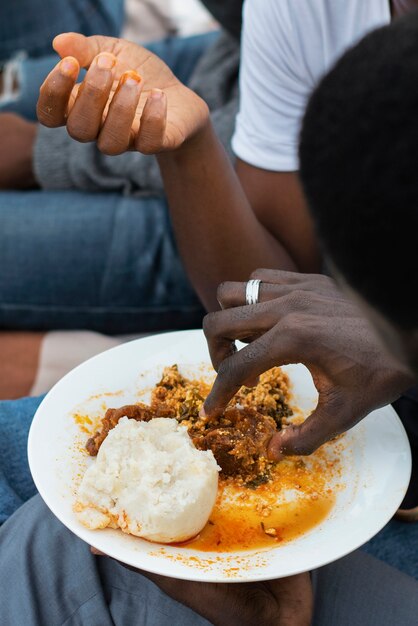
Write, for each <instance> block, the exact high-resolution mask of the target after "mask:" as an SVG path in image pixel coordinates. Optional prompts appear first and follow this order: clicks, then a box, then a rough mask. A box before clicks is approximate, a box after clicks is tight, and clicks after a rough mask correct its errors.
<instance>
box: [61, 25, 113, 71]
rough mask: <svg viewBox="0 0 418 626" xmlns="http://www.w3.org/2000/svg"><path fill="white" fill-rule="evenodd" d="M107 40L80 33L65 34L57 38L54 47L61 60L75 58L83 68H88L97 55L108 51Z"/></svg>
mask: <svg viewBox="0 0 418 626" xmlns="http://www.w3.org/2000/svg"><path fill="white" fill-rule="evenodd" d="M106 39H108V38H107V37H100V36H97V35H94V36H92V37H85V36H84V35H80V34H79V33H63V34H61V35H57V36H56V37H55V39H54V41H53V42H52V47H53V48H54V50H55V51H56V52H57V53H58V54H59V55H60V57H61V58H64V57H68V56H72V57H75V58H76V59H77V61H78V62H79V63H80V65H81V67H85V68H88V67H89V66H90V63H91V62H92V61H93V59H94V57H95V56H96V55H98V54H99V53H100V52H103V51H106V50H107V48H106Z"/></svg>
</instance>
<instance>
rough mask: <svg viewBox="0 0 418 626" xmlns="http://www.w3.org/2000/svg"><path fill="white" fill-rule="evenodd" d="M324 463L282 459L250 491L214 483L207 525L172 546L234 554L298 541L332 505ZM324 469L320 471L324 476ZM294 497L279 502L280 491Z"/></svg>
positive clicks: (224, 481) (222, 481)
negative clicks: (214, 495) (265, 480)
mask: <svg viewBox="0 0 418 626" xmlns="http://www.w3.org/2000/svg"><path fill="white" fill-rule="evenodd" d="M327 466H328V463H325V466H324V464H323V463H320V462H319V460H318V461H314V462H313V463H310V464H309V467H308V466H307V465H306V464H305V462H304V461H303V460H296V459H291V460H289V459H288V460H286V461H283V462H282V463H279V464H278V465H277V466H276V468H275V469H274V471H273V474H272V478H271V480H270V481H269V483H266V484H264V485H260V486H259V487H257V488H256V489H250V488H248V487H245V486H243V485H240V484H239V483H237V482H236V481H233V480H231V479H222V478H221V479H220V482H219V491H218V498H217V501H216V504H215V506H214V509H213V511H212V514H211V516H210V519H209V522H208V523H207V524H206V526H205V527H204V529H203V530H202V531H201V533H200V534H199V535H198V536H197V537H195V538H194V539H192V540H190V541H187V542H184V543H181V544H175V545H178V546H179V547H184V548H191V549H194V550H201V551H204V552H235V551H239V550H253V549H260V548H273V547H276V546H278V545H280V544H283V543H285V542H287V541H290V540H292V539H295V538H297V537H300V536H301V535H303V534H304V533H306V532H308V531H309V530H311V529H312V528H314V527H315V526H317V525H318V524H320V523H321V522H322V521H323V520H324V519H325V518H326V517H327V515H328V514H329V512H330V511H331V509H332V507H333V505H334V503H335V494H334V492H333V490H332V489H330V488H329V487H328V486H327V474H328V478H329V472H327V471H326V470H327V469H328V470H332V468H329V467H327ZM324 470H325V471H324ZM288 490H292V492H293V494H294V498H292V499H291V500H290V501H289V499H288V500H287V501H284V498H283V496H284V491H288Z"/></svg>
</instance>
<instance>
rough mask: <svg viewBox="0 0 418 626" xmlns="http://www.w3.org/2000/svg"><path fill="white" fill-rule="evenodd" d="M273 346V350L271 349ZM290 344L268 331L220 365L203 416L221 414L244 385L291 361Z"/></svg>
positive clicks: (273, 331) (282, 337) (284, 337)
mask: <svg viewBox="0 0 418 626" xmlns="http://www.w3.org/2000/svg"><path fill="white" fill-rule="evenodd" d="M273 345H274V348H273V347H272V346H273ZM291 354H292V352H291V342H289V341H288V339H287V337H286V336H285V335H282V336H280V335H278V334H277V333H276V329H275V328H273V329H272V330H269V331H268V332H266V333H265V334H264V335H262V336H261V337H259V338H258V339H256V340H255V341H253V342H252V343H251V344H250V345H248V346H246V347H245V348H243V349H242V350H240V351H239V352H236V353H235V354H233V355H232V356H229V357H227V358H226V359H224V360H223V361H222V363H221V364H220V366H219V369H218V375H217V377H216V380H215V382H214V385H213V387H212V390H211V392H210V394H209V395H208V397H207V398H206V401H205V404H204V412H205V414H206V415H208V416H211V415H216V414H218V413H219V412H221V411H223V410H224V409H225V407H226V405H227V404H228V402H229V401H230V400H231V398H232V397H233V396H234V395H235V394H236V393H237V391H238V390H239V388H240V387H241V386H242V385H243V384H245V381H247V380H251V379H255V378H256V377H257V376H259V375H260V374H262V373H263V372H266V371H267V370H269V369H270V368H272V367H273V366H274V365H278V364H284V363H288V362H290V361H291V358H292V357H291V356H289V355H291Z"/></svg>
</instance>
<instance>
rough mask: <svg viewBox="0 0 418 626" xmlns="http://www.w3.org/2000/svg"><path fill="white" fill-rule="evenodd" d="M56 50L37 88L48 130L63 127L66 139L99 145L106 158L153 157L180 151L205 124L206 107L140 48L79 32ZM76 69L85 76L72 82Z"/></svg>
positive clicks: (41, 116)
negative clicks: (135, 152) (82, 70)
mask: <svg viewBox="0 0 418 626" xmlns="http://www.w3.org/2000/svg"><path fill="white" fill-rule="evenodd" d="M53 46H54V49H55V50H56V51H57V52H58V54H59V55H60V56H61V57H62V61H60V62H59V63H58V64H57V65H56V67H55V68H54V69H53V70H52V72H51V73H50V74H49V75H48V76H47V78H46V79H45V82H44V83H43V85H42V87H41V89H40V96H39V100H38V105H37V115H38V119H39V121H40V122H41V123H42V124H44V125H45V126H49V127H57V126H64V125H66V126H67V129H68V132H69V134H70V135H71V137H73V138H74V139H76V140H78V141H81V142H89V141H96V142H97V145H98V148H99V149H100V150H101V151H102V152H104V153H105V154H111V155H115V154H121V153H122V152H125V151H126V150H131V149H135V150H138V151H139V152H143V153H144V154H154V153H159V152H163V151H169V150H175V149H176V148H179V147H180V146H182V145H183V144H184V142H186V141H187V140H188V139H191V138H192V137H194V136H195V135H196V133H197V132H198V131H199V130H200V129H201V128H203V126H204V125H205V122H206V121H207V119H208V108H207V105H206V104H205V102H204V101H203V100H202V99H201V98H199V96H197V95H196V94H195V93H194V92H192V91H191V90H190V89H188V88H187V87H186V86H185V85H183V84H182V83H181V82H180V81H179V80H178V79H177V78H176V77H175V76H174V74H173V73H172V72H171V70H170V69H169V68H168V67H167V65H166V64H165V63H164V62H163V61H161V59H159V58H158V57H157V56H156V55H155V54H153V53H151V52H149V51H148V50H146V49H145V48H143V47H142V46H139V45H136V44H134V43H131V42H129V41H124V40H123V39H115V38H113V37H101V36H93V37H84V36H83V35H79V34H77V33H65V34H62V35H58V36H57V37H55V39H54V42H53ZM80 67H83V68H86V69H87V70H88V71H87V74H86V76H85V78H84V80H83V82H82V83H81V84H76V81H77V78H78V74H79V71H80Z"/></svg>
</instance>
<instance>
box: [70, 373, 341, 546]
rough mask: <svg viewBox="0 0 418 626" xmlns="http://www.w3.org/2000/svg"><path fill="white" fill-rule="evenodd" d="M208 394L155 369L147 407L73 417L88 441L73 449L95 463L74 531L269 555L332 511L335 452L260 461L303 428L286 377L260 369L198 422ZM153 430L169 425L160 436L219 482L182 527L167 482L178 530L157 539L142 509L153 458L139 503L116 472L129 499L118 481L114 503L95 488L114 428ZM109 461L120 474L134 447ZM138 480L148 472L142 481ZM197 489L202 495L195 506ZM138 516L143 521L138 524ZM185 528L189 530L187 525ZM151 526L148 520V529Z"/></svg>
mask: <svg viewBox="0 0 418 626" xmlns="http://www.w3.org/2000/svg"><path fill="white" fill-rule="evenodd" d="M209 390H210V385H209V384H208V382H207V381H206V380H205V379H204V378H203V376H202V378H197V377H196V379H194V380H190V379H188V378H186V377H185V376H183V375H182V374H181V373H180V371H179V369H178V367H177V366H176V365H173V366H171V367H166V368H165V369H164V371H163V374H162V377H161V379H160V381H159V382H158V383H157V384H156V385H155V386H154V387H153V388H152V389H148V390H141V394H140V395H141V399H144V394H145V393H150V403H149V405H148V404H144V403H143V402H138V403H136V404H127V405H125V406H121V407H118V408H108V409H107V410H106V406H108V405H107V401H106V402H105V403H104V405H102V409H101V411H102V412H101V414H100V411H99V412H98V413H97V414H96V417H93V416H92V415H90V416H88V415H84V416H83V414H80V413H77V414H76V415H74V419H75V421H76V423H77V424H78V425H81V426H82V428H83V429H84V430H83V432H86V430H87V432H89V433H90V434H91V435H92V436H91V437H90V439H89V440H88V442H87V444H85V443H84V442H83V444H82V445H83V446H84V445H85V447H86V448H87V451H88V453H89V454H90V456H92V457H94V456H96V455H97V460H96V461H95V462H93V463H92V465H91V467H96V466H97V470H95V471H94V472H92V473H91V474H90V476H89V475H88V472H91V470H90V469H88V470H87V474H86V477H85V478H84V479H83V482H82V484H81V488H80V490H79V495H78V500H77V504H76V510H77V513H78V515H79V517H80V519H81V520H82V521H83V523H84V524H86V525H87V526H88V527H89V528H103V527H106V526H110V527H113V528H119V527H120V528H122V530H124V531H125V532H131V533H133V534H138V535H139V536H142V537H145V538H147V539H151V540H153V541H160V542H162V543H166V542H170V543H174V544H175V545H181V546H182V547H190V548H193V549H194V550H198V551H203V552H234V551H236V550H239V551H240V550H253V549H269V548H272V547H275V546H277V545H278V544H281V543H284V542H287V541H290V540H292V539H294V538H296V537H299V536H300V535H303V534H304V533H306V532H308V531H309V530H311V529H312V528H313V527H314V526H316V525H317V524H319V523H320V522H321V521H322V520H323V519H324V518H325V517H326V516H327V515H328V514H329V512H330V510H331V509H332V507H333V505H334V502H335V489H336V485H337V484H338V483H337V482H336V481H337V480H338V476H339V471H340V463H339V459H338V450H337V449H336V448H335V446H334V452H333V453H332V452H331V451H330V450H329V449H328V448H327V447H325V448H323V449H320V450H318V451H317V452H316V453H315V454H314V455H312V456H310V457H309V458H301V457H297V456H294V457H288V458H286V459H284V460H283V461H281V462H280V463H272V462H271V461H270V460H269V459H268V458H267V446H268V443H269V441H270V438H271V436H272V435H273V434H274V433H275V432H277V430H280V429H281V428H286V427H287V426H288V425H289V424H290V423H295V420H296V421H298V420H300V419H303V418H302V416H301V415H300V413H299V411H298V410H297V409H296V414H293V412H292V408H291V402H292V401H294V400H293V398H292V393H291V385H290V381H289V379H288V377H287V375H286V374H285V373H284V372H283V371H282V370H281V369H280V368H279V367H275V368H273V369H271V370H269V371H268V372H266V373H264V374H263V375H262V376H261V377H260V382H259V384H258V385H257V386H256V387H254V388H247V387H242V388H241V389H240V390H239V392H238V393H237V394H236V396H235V397H234V398H233V400H232V401H231V403H230V405H229V406H228V407H227V408H226V410H225V411H224V412H223V413H222V414H221V415H218V416H217V417H216V418H210V419H209V418H208V417H202V416H201V415H200V409H201V407H202V405H203V402H204V398H205V397H206V396H207V394H208V393H209ZM105 395H106V394H105ZM103 411H105V415H104V416H103ZM155 423H157V424H171V425H172V426H171V427H170V428H174V429H175V430H176V429H180V431H181V432H182V437H183V438H184V437H185V438H186V440H187V442H188V443H187V449H188V450H189V452H190V449H191V450H194V452H195V454H197V455H199V454H203V455H205V454H207V455H210V459H211V463H212V469H211V471H212V473H213V467H215V468H217V470H219V469H220V470H221V471H220V473H219V479H218V474H217V471H215V473H216V476H217V478H216V486H215V487H214V483H213V482H210V487H208V486H207V485H206V487H205V488H203V487H202V491H201V492H199V493H200V494H201V499H200V500H199V497H200V496H197V495H196V502H198V501H199V502H200V503H201V504H200V507H201V508H200V510H199V513H200V514H201V517H199V518H198V517H197V514H196V517H193V515H194V514H193V515H192V516H189V517H191V518H192V520H189V517H188V516H187V515H186V508H185V509H184V516H183V514H182V512H181V511H180V510H179V509H178V497H177V496H176V495H175V494H176V493H177V488H176V486H175V481H171V480H170V482H167V484H166V485H165V487H166V488H167V490H168V491H169V492H170V495H169V496H168V495H167V498H171V497H172V498H173V501H174V505H173V506H174V508H173V513H175V514H177V513H178V518H176V519H178V522H179V523H178V524H177V522H176V524H175V526H173V525H172V522H171V521H170V526H169V525H167V527H165V526H164V528H165V532H164V533H162V532H161V528H159V527H157V528H158V532H157V531H156V526H155V525H154V527H153V530H151V529H150V526H149V512H148V511H149V508H150V507H149V502H150V501H151V498H152V492H154V491H155V488H154V482H153V480H155V479H156V476H158V472H159V471H160V470H159V468H160V467H162V465H161V463H159V461H158V459H157V460H156V461H155V463H156V465H155V466H153V467H156V472H157V474H156V476H152V478H151V476H150V479H149V480H150V482H147V485H148V487H149V489H148V492H149V493H148V492H147V495H146V497H145V495H144V496H142V495H141V494H142V493H143V492H142V491H141V492H140V494H137V489H138V485H139V484H141V483H140V482H139V479H138V480H137V479H136V478H135V480H136V481H137V482H135V480H134V479H133V478H132V477H131V476H130V474H129V473H125V472H122V474H123V477H124V480H125V479H126V485H125V487H124V489H125V488H126V494H129V496H127V495H125V491H124V495H123V497H120V494H121V493H122V491H123V490H122V489H121V488H120V480H119V478H118V481H119V482H117V483H112V485H113V484H115V485H116V487H115V489H117V490H119V491H118V497H117V498H116V497H114V495H112V496H110V495H109V493H108V492H107V491H104V489H103V480H105V479H106V480H107V478H106V477H107V475H108V474H112V472H114V471H115V469H114V468H115V464H114V463H113V461H112V464H110V460H111V459H112V457H111V456H109V454H108V453H107V448H108V445H109V442H112V439H113V438H114V437H115V435H116V436H117V437H118V438H119V435H118V433H119V431H120V429H121V427H123V428H124V429H125V428H126V427H127V424H129V425H130V426H129V428H132V432H135V433H136V432H137V431H136V430H135V429H136V428H139V429H140V431H138V432H142V429H147V428H151V429H153V428H154V426H153V425H154V424H155ZM86 424H87V425H88V426H89V427H88V428H87V429H86ZM160 428H162V426H161V427H160ZM170 432H171V431H170ZM112 445H113V444H112ZM158 445H159V444H158ZM337 445H338V444H337ZM147 446H148V444H147ZM151 449H152V450H153V449H154V448H151ZM118 454H119V455H120V459H119V461H118V463H120V464H121V465H120V467H122V466H123V467H125V465H127V464H128V465H129V467H131V465H130V461H129V459H130V458H131V457H132V459H133V464H134V465H135V466H137V464H138V462H139V461H138V458H139V456H138V454H137V449H136V448H135V446H133V445H131V444H128V445H126V444H124V443H123V444H122V443H121V444H120V445H119V453H118ZM153 454H154V453H153ZM158 454H160V452H159V453H158ZM157 457H158V455H157ZM118 458H119V457H118ZM146 458H148V457H146ZM179 462H180V461H179ZM206 462H207V463H208V460H207V459H206ZM213 464H214V466H213ZM118 467H119V466H118ZM111 468H112V469H111ZM147 472H148V469H146V470H145V475H148V474H147ZM141 473H142V470H141ZM191 473H193V471H192V472H191ZM166 474H167V480H168V476H170V477H171V476H172V475H173V473H172V470H171V469H169V470H168V471H167V472H166ZM189 474H190V472H189ZM189 474H187V475H189ZM118 475H119V476H120V475H121V474H120V472H119V474H118ZM103 477H105V478H103ZM173 478H174V475H173ZM112 480H113V478H112ZM115 480H116V479H115ZM147 480H148V479H147ZM190 480H192V479H190ZM131 483H132V485H131ZM157 483H158V480H157ZM105 484H107V483H105ZM158 484H159V483H158ZM98 489H99V492H98ZM106 489H108V487H106ZM112 489H113V487H112ZM141 489H142V487H141ZM196 489H197V485H196ZM205 490H206V491H207V494H208V495H207V496H206V497H205V498H204V497H203V495H202V494H203V492H204V491H205ZM157 491H158V490H157ZM112 493H113V492H112ZM105 496H106V497H105ZM116 500H117V503H116ZM167 501H168V500H167ZM128 506H129V507H130V508H129V509H128V508H127V507H128ZM143 506H145V509H144V510H145V513H144V510H143V508H142V507H143ZM212 507H213V508H212ZM196 509H197V506H196ZM182 510H183V509H182ZM143 515H145V518H144V517H141V516H143ZM163 519H164V521H165V522H168V519H169V518H168V517H167V516H163ZM189 521H193V524H191V525H187V524H186V522H189ZM205 521H207V523H205ZM160 522H161V520H157V522H156V524H158V523H160ZM198 522H199V523H198ZM139 526H140V527H141V529H139ZM199 527H200V528H199ZM173 529H175V533H174V532H173ZM186 536H188V538H187V539H185V537H186Z"/></svg>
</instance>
